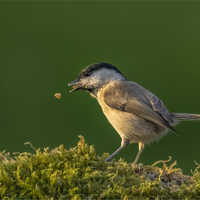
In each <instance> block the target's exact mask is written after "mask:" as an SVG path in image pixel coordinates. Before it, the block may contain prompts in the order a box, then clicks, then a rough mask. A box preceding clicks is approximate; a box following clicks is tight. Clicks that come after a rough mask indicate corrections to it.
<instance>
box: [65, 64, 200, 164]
mask: <svg viewBox="0 0 200 200" xmlns="http://www.w3.org/2000/svg"><path fill="white" fill-rule="evenodd" d="M72 85H73V88H74V89H73V90H71V91H70V92H74V91H77V90H79V89H82V90H86V91H87V92H89V93H90V94H91V96H93V97H94V98H96V99H97V101H98V102H99V104H100V106H101V108H102V110H103V113H104V114H105V116H106V117H107V119H108V121H109V122H110V123H111V124H112V126H113V127H114V128H115V129H116V131H117V132H118V134H119V135H120V137H121V139H122V142H121V147H120V148H118V149H117V150H116V151H115V152H114V153H113V154H112V155H111V156H110V157H108V158H107V159H106V161H111V160H112V158H113V157H114V156H115V155H116V154H117V153H118V152H119V151H120V150H121V149H123V148H124V147H125V146H127V145H129V144H131V143H138V144H139V151H138V154H137V156H136V158H135V161H134V162H133V164H136V163H137V161H138V159H139V157H140V155H141V153H142V150H143V149H144V147H145V145H146V144H148V143H150V142H152V141H154V140H158V139H160V138H161V137H162V136H164V135H165V134H166V133H167V132H168V130H170V131H171V132H173V133H175V134H177V132H176V130H175V129H174V128H173V126H175V125H176V124H178V123H179V122H181V121H200V115H199V114H188V113H170V112H169V111H168V110H167V108H166V107H165V105H164V103H163V102H162V101H161V100H160V99H159V98H158V97H157V96H155V95H154V94H152V93H151V92H150V91H148V90H147V89H145V88H143V87H142V86H140V85H139V84H137V83H135V82H132V81H129V80H127V78H126V77H125V76H124V75H123V74H122V73H121V71H119V70H118V69H117V68H116V67H115V66H113V65H111V64H108V63H95V64H92V65H90V66H88V67H86V68H85V69H83V70H82V71H81V73H80V74H79V75H78V78H77V79H76V80H74V81H72V82H71V83H69V84H68V86H72Z"/></svg>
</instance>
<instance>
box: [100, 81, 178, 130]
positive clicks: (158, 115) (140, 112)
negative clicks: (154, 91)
mask: <svg viewBox="0 0 200 200" xmlns="http://www.w3.org/2000/svg"><path fill="white" fill-rule="evenodd" d="M138 86H139V85H138V84H136V83H133V82H130V81H123V82H116V83H115V84H113V85H112V86H109V87H107V88H106V89H105V91H104V102H105V103H106V105H107V106H108V107H110V108H113V109H117V110H120V111H123V112H128V113H131V114H133V115H136V116H139V117H141V118H144V119H146V120H148V121H151V122H153V123H156V124H158V125H160V126H163V127H165V128H168V129H169V130H171V131H172V132H174V133H176V134H177V132H176V130H174V129H173V128H172V127H171V126H170V124H169V120H170V118H169V120H167V119H166V117H163V115H162V113H164V112H163V111H165V110H163V109H162V110H163V111H162V110H161V111H162V112H159V111H158V110H156V109H158V108H161V107H162V106H164V104H163V103H162V104H163V105H162V104H161V102H162V101H161V100H160V101H159V104H156V102H155V101H154V103H155V107H156V109H154V107H153V106H154V103H151V102H150V101H149V98H148V97H146V95H145V93H147V94H148V90H147V91H146V89H144V88H142V87H141V88H140V87H138ZM149 93H150V92H149ZM150 99H151V98H150ZM157 99H158V98H157ZM153 100H154V99H153ZM157 105H159V106H160V105H162V106H160V107H159V106H157ZM166 110H167V109H166ZM169 115H170V113H169ZM172 121H173V120H172Z"/></svg>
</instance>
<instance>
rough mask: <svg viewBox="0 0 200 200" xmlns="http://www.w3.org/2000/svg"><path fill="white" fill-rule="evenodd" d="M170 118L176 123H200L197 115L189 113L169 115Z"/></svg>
mask: <svg viewBox="0 0 200 200" xmlns="http://www.w3.org/2000/svg"><path fill="white" fill-rule="evenodd" d="M170 114H171V116H172V118H173V119H174V120H175V121H176V120H178V121H196V122H199V121H200V115H199V114H190V113H170Z"/></svg>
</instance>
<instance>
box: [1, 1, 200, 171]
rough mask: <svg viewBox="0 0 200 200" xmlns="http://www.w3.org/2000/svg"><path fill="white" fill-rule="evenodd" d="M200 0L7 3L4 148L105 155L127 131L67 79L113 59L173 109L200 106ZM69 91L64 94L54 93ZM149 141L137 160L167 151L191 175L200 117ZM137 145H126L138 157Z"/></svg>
mask: <svg viewBox="0 0 200 200" xmlns="http://www.w3.org/2000/svg"><path fill="white" fill-rule="evenodd" d="M199 22H200V4H199V2H156V1H154V2H153V1H152V2H130V1H129V2H90V1H86V2H80V1H79V2H63V1H61V2H51V1H50V2H0V29H1V30H0V82H1V84H0V91H1V98H0V105H1V106H0V151H3V150H6V151H8V152H23V151H28V152H33V151H32V149H31V148H30V147H29V146H25V145H24V143H25V142H28V141H29V142H31V143H32V144H33V146H34V147H36V148H44V147H50V148H51V149H52V148H55V147H58V146H59V145H60V144H64V146H65V148H67V149H68V148H70V147H74V146H76V144H77V142H78V141H79V138H78V135H83V136H84V137H85V139H86V142H87V143H88V144H89V145H94V147H95V149H96V152H97V154H98V155H100V156H101V155H102V154H103V153H104V152H108V153H110V154H111V153H113V152H114V151H115V150H116V149H117V148H118V147H119V146H120V144H121V138H120V137H119V135H118V134H117V133H116V131H115V130H114V128H113V127H112V126H111V125H110V124H109V123H108V121H107V119H106V118H105V116H104V115H103V113H102V111H101V108H100V106H99V105H98V102H97V101H96V100H95V99H94V98H91V97H90V96H89V94H88V93H86V92H83V91H79V92H75V93H72V94H70V93H69V90H70V89H71V88H69V87H68V86H67V84H68V83H69V82H71V81H72V80H74V79H75V78H76V77H77V75H78V73H79V72H80V71H81V70H82V69H83V68H85V67H86V66H88V65H90V64H92V63H97V62H108V63H111V64H113V65H115V66H116V67H117V68H119V69H120V70H121V71H122V72H123V74H124V75H126V77H127V78H128V79H129V80H132V81H134V82H137V83H139V84H140V85H142V86H143V87H145V88H147V89H148V90H150V91H151V92H153V93H154V94H156V95H157V96H158V97H159V98H161V99H162V101H163V102H164V103H165V105H166V106H167V108H168V110H169V111H170V112H188V113H200V104H199V102H200V91H199V86H200V80H199V76H200V23H199ZM56 92H60V93H62V97H61V99H60V100H58V99H56V98H55V97H54V94H55V93H56ZM176 130H177V131H178V133H179V135H180V136H176V135H175V134H173V133H171V132H169V133H168V135H167V136H166V137H165V138H163V139H161V140H160V141H159V142H156V143H154V144H150V145H148V146H147V147H146V148H145V150H144V151H143V153H142V155H141V157H140V159H139V163H144V165H151V164H153V163H154V162H155V161H157V160H167V159H168V157H169V156H171V157H172V158H173V161H175V160H177V163H178V167H180V168H182V169H183V172H184V173H185V174H191V169H193V170H194V169H195V167H196V165H195V163H194V161H197V162H198V163H200V145H199V142H200V123H194V122H193V123H192V122H183V123H181V124H179V125H178V126H177V127H176ZM137 151H138V145H137V144H132V145H130V146H128V147H126V148H125V149H124V150H122V151H121V152H120V153H119V155H118V156H116V160H118V159H119V158H120V157H123V158H124V159H125V160H126V161H127V162H132V161H133V160H134V159H135V156H136V154H137Z"/></svg>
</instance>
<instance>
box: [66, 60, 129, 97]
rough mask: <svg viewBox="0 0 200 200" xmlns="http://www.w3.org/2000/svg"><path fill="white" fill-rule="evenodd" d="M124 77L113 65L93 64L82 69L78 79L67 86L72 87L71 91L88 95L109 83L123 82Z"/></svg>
mask: <svg viewBox="0 0 200 200" xmlns="http://www.w3.org/2000/svg"><path fill="white" fill-rule="evenodd" d="M124 80H126V78H125V77H124V75H123V74H122V73H121V72H120V71H119V70H118V69H117V68H116V67H115V66H113V65H111V64H109V63H95V64H92V65H90V66H88V67H86V68H85V69H83V70H82V71H81V72H80V74H79V75H78V78H77V79H75V80H74V81H72V82H71V83H69V84H68V86H72V85H73V88H74V89H73V90H71V91H70V92H74V91H77V90H79V89H82V90H86V91H88V92H90V93H96V92H98V90H99V89H101V88H102V87H103V86H104V85H106V84H108V83H109V82H111V81H124Z"/></svg>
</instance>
